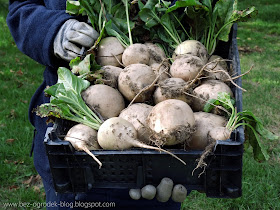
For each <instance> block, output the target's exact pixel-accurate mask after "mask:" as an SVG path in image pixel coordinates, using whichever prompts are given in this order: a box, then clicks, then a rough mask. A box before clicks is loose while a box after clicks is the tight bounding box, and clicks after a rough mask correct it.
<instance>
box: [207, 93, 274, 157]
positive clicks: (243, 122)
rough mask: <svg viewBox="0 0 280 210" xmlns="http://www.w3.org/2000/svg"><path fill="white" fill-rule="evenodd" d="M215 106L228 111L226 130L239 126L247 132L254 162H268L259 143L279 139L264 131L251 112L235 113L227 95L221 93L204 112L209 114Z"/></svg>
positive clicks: (265, 153) (263, 148)
mask: <svg viewBox="0 0 280 210" xmlns="http://www.w3.org/2000/svg"><path fill="white" fill-rule="evenodd" d="M215 105H221V106H223V107H224V108H225V109H227V110H230V115H229V116H228V117H229V119H228V123H227V125H226V128H227V129H228V130H229V131H230V132H232V131H233V130H235V129H236V128H238V127H239V126H244V127H245V131H247V133H248V135H247V138H248V139H247V140H248V141H249V144H250V145H251V146H252V147H253V152H254V158H255V159H256V160H259V161H260V160H268V159H269V155H268V153H267V151H266V150H265V147H264V145H263V143H262V141H261V138H262V139H263V140H277V139H278V138H279V137H278V136H276V135H274V134H273V133H271V132H270V131H269V130H267V129H265V128H264V126H263V123H262V122H261V120H260V119H258V118H257V117H256V116H255V115H254V114H253V113H252V112H251V111H241V112H237V109H236V108H235V107H234V104H233V100H232V99H231V98H230V95H229V94H228V93H225V92H222V93H219V94H218V97H217V99H211V100H209V101H208V103H207V104H206V105H205V107H204V111H205V112H210V111H211V110H212V109H213V108H214V106H215Z"/></svg>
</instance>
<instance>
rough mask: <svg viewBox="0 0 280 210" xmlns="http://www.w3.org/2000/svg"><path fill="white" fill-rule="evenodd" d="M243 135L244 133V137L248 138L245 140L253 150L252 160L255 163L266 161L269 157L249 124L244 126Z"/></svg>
mask: <svg viewBox="0 0 280 210" xmlns="http://www.w3.org/2000/svg"><path fill="white" fill-rule="evenodd" d="M246 126H247V128H246ZM248 128H250V129H248ZM245 133H246V137H247V138H248V139H247V140H248V141H249V143H250V145H251V146H252V148H253V153H254V159H255V160H257V161H263V160H268V159H269V155H268V153H267V151H266V148H265V147H264V145H263V143H262V142H261V140H260V138H259V136H258V134H257V132H256V131H255V129H254V128H253V127H252V126H251V125H250V124H247V125H246V124H245Z"/></svg>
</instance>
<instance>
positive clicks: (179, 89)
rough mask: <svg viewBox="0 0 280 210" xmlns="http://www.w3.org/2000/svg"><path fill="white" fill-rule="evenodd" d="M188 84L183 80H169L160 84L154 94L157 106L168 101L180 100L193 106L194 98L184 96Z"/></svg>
mask: <svg viewBox="0 0 280 210" xmlns="http://www.w3.org/2000/svg"><path fill="white" fill-rule="evenodd" d="M186 85H187V83H186V82H185V81H184V80H183V79H181V78H173V77H172V78H168V79H166V80H164V81H161V82H160V83H159V84H158V87H157V88H156V90H155V92H154V96H153V97H154V102H155V103H156V104H158V103H160V102H162V101H164V100H167V99H178V100H182V101H184V102H186V103H188V104H191V102H192V98H191V97H189V96H187V95H186V94H184V91H183V90H184V88H185V86H186Z"/></svg>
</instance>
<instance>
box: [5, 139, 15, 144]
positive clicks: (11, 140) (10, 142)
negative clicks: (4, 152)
mask: <svg viewBox="0 0 280 210" xmlns="http://www.w3.org/2000/svg"><path fill="white" fill-rule="evenodd" d="M14 141H15V139H7V140H6V143H8V144H12V143H14Z"/></svg>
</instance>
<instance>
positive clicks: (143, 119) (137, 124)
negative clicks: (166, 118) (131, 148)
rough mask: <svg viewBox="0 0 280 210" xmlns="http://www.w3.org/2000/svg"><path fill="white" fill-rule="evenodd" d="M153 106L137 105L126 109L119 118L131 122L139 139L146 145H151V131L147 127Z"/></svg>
mask: <svg viewBox="0 0 280 210" xmlns="http://www.w3.org/2000/svg"><path fill="white" fill-rule="evenodd" d="M152 108H153V106H150V105H148V104H145V103H135V104H132V105H131V106H129V107H127V108H125V109H124V110H122V112H121V113H120V115H119V117H121V118H123V119H125V120H127V121H129V122H130V123H131V124H132V125H133V126H134V128H135V129H136V130H137V136H138V139H139V140H140V141H142V142H144V143H147V144H149V143H150V138H149V137H150V135H151V133H150V130H149V129H148V125H147V118H148V115H149V114H150V112H151V110H152Z"/></svg>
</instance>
